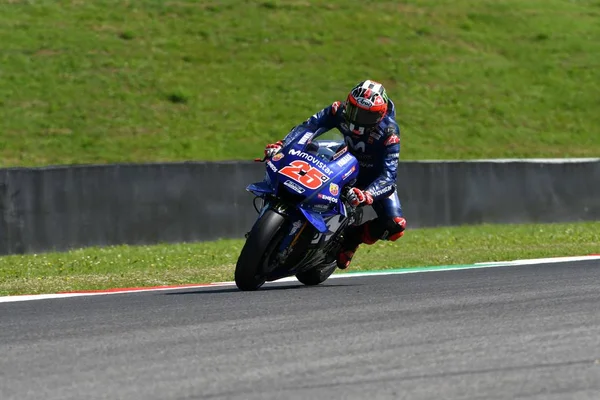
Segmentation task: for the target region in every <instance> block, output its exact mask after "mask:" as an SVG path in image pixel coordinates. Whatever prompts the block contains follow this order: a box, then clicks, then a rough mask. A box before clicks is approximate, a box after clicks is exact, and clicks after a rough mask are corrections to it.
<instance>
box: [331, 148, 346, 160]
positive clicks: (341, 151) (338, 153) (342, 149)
mask: <svg viewBox="0 0 600 400" xmlns="http://www.w3.org/2000/svg"><path fill="white" fill-rule="evenodd" d="M347 151H348V146H344V147H342V148H341V150H340V151H338V152H337V153H335V154H334V155H333V160H337V159H338V158H339V157H341V156H342V154H344V153H346V152H347Z"/></svg>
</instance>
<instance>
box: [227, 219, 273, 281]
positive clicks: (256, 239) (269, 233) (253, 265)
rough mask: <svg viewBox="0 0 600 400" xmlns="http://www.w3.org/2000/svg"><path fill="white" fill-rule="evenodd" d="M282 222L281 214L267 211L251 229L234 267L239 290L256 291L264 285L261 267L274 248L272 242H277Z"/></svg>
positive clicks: (266, 261) (267, 260)
mask: <svg viewBox="0 0 600 400" xmlns="http://www.w3.org/2000/svg"><path fill="white" fill-rule="evenodd" d="M284 222H285V218H284V217H283V216H282V215H281V214H278V213H276V212H275V211H273V210H267V211H266V212H265V213H264V214H263V216H262V217H261V218H260V219H259V220H258V221H256V223H255V224H254V226H253V227H252V231H250V235H249V236H248V239H247V240H246V243H245V244H244V247H243V248H242V252H241V253H240V257H239V258H238V261H237V264H236V266H235V284H236V286H237V287H238V288H239V289H240V290H244V291H249V290H256V289H258V288H260V287H261V286H262V285H263V284H264V283H265V277H264V273H263V266H264V264H265V263H268V262H269V258H270V256H271V253H272V252H273V251H274V250H275V248H276V245H277V243H272V242H274V241H277V240H276V239H277V238H278V237H279V236H278V235H277V233H278V232H279V230H280V229H281V227H282V226H283V224H284Z"/></svg>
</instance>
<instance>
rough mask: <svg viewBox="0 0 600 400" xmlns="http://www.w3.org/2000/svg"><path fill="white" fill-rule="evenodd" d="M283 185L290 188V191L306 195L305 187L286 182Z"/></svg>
mask: <svg viewBox="0 0 600 400" xmlns="http://www.w3.org/2000/svg"><path fill="white" fill-rule="evenodd" d="M283 185H284V186H287V187H289V188H290V189H292V190H293V191H294V192H297V193H304V188H303V187H300V185H297V184H295V183H294V182H292V181H285V182H283Z"/></svg>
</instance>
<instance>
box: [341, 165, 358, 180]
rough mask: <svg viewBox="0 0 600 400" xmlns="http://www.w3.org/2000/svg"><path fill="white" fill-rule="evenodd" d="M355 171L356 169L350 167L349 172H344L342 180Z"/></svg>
mask: <svg viewBox="0 0 600 400" xmlns="http://www.w3.org/2000/svg"><path fill="white" fill-rule="evenodd" d="M355 169H356V167H354V166H353V167H352V168H350V170H349V171H348V172H346V173H345V174H344V175H342V180H344V179H346V178H347V177H349V176H350V175H352V173H353V172H354V170H355Z"/></svg>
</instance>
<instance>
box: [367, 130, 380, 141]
mask: <svg viewBox="0 0 600 400" xmlns="http://www.w3.org/2000/svg"><path fill="white" fill-rule="evenodd" d="M381 135H382V134H381V133H379V132H377V131H375V132H371V135H370V136H371V137H372V138H373V139H375V140H379V139H381Z"/></svg>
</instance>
